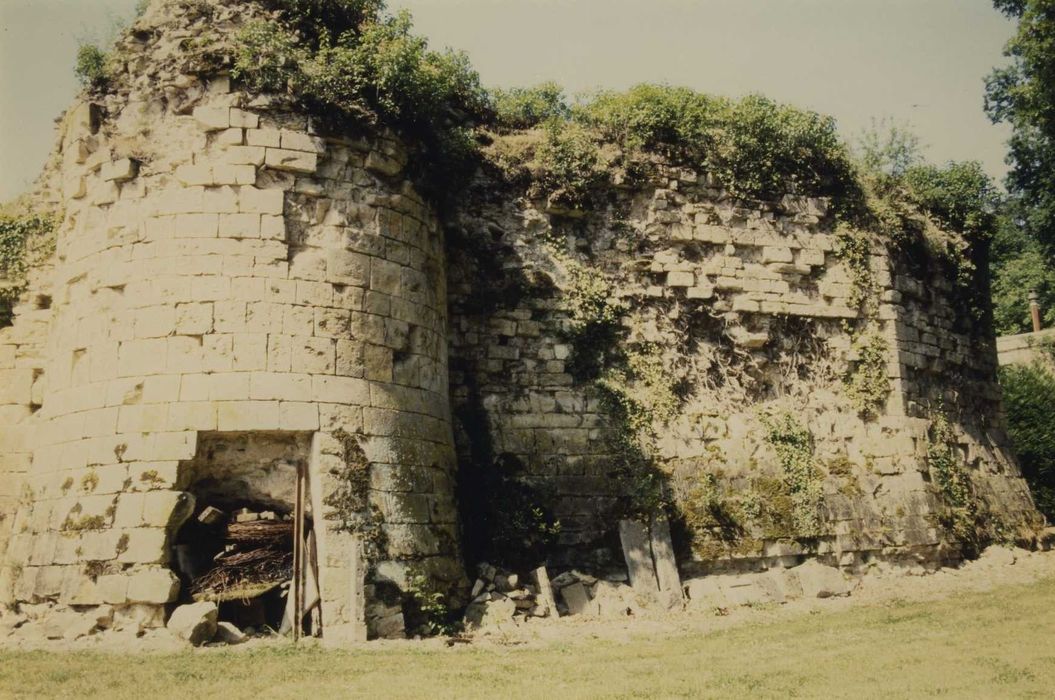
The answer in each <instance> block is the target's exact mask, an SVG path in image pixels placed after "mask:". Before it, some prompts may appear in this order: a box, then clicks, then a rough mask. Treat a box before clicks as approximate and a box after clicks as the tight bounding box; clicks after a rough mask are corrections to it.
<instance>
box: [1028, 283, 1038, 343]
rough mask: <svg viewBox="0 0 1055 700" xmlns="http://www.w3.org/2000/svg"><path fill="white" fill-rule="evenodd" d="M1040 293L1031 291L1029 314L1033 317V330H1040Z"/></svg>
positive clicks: (1035, 331) (1036, 331)
mask: <svg viewBox="0 0 1055 700" xmlns="http://www.w3.org/2000/svg"><path fill="white" fill-rule="evenodd" d="M1039 299H1040V295H1039V294H1037V293H1036V292H1030V293H1029V315H1030V316H1031V317H1032V318H1033V332H1034V333H1039V332H1040V302H1039Z"/></svg>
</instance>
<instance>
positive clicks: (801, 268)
mask: <svg viewBox="0 0 1055 700" xmlns="http://www.w3.org/2000/svg"><path fill="white" fill-rule="evenodd" d="M477 187H478V189H477V191H476V193H475V195H473V196H470V197H468V198H467V200H468V201H469V202H470V204H468V205H467V206H466V207H465V208H464V211H463V212H462V215H461V218H460V220H459V221H458V223H457V224H456V225H455V226H453V227H452V229H451V231H450V232H449V233H448V238H449V239H450V240H454V241H459V242H460V245H459V246H458V248H457V249H455V248H453V247H452V252H451V253H450V258H451V272H450V288H451V294H450V298H451V314H452V324H451V338H450V339H451V367H452V381H451V392H452V393H451V395H452V404H453V412H454V415H455V435H456V443H457V446H458V450H459V455H460V458H461V460H462V461H463V463H468V462H472V461H473V460H476V461H480V460H482V461H484V462H486V461H488V460H495V459H497V458H499V457H502V456H504V460H505V463H508V462H509V461H510V460H509V457H510V456H512V457H514V458H515V459H514V460H513V461H514V462H515V463H518V464H519V465H521V466H520V469H521V471H520V473H519V477H518V478H520V479H522V480H523V481H525V482H528V483H531V484H533V485H534V486H535V487H536V489H537V492H538V493H539V494H542V497H543V498H544V499H546V503H545V505H546V506H548V507H549V508H551V510H552V511H553V513H554V514H555V515H556V516H557V517H558V518H559V519H560V522H561V526H562V531H561V534H560V541H559V546H558V551H557V552H556V554H555V559H556V560H557V561H563V562H565V563H569V564H571V563H574V564H577V565H580V566H581V565H583V564H584V563H587V562H588V563H593V564H594V565H596V566H597V567H598V568H604V567H606V566H618V565H619V563H620V554H619V547H618V540H617V539H615V538H614V535H613V530H614V528H613V522H614V518H615V517H618V516H617V513H618V512H619V508H620V499H621V497H623V496H625V495H626V494H625V489H626V488H627V484H626V482H625V481H622V480H620V478H619V477H618V475H617V473H616V472H617V469H616V464H617V462H618V455H617V454H615V453H614V450H613V445H615V444H617V443H618V433H619V432H620V431H625V427H623V426H621V425H620V424H619V421H618V420H615V419H613V417H612V415H611V411H610V410H609V408H608V406H609V405H608V404H606V403H605V401H604V400H603V396H604V392H601V391H598V388H597V386H596V383H595V382H591V381H583V380H582V379H581V378H579V377H576V376H575V372H574V368H573V366H572V363H573V360H574V353H575V348H574V347H573V342H572V340H571V337H572V335H573V334H571V333H569V324H570V318H571V317H572V316H573V314H574V312H575V302H574V298H575V297H576V294H577V293H578V292H577V291H576V286H577V285H578V284H579V283H578V282H577V281H576V279H577V278H579V279H581V278H582V270H584V269H585V270H591V271H593V272H592V273H591V274H596V275H599V276H600V277H601V278H605V279H607V280H609V283H610V284H611V287H610V289H609V290H608V292H607V293H608V294H610V296H611V297H612V298H613V299H618V300H619V301H621V302H622V303H623V304H624V305H625V307H626V308H628V309H630V311H629V312H628V314H627V316H626V318H625V319H624V320H623V321H622V326H623V332H624V333H625V335H624V337H623V338H622V339H621V340H620V341H618V342H619V343H621V344H622V345H623V347H627V346H635V345H636V346H637V347H639V348H648V347H649V346H651V348H652V349H651V350H650V352H652V353H658V358H659V362H660V363H661V364H660V366H661V367H662V371H663V372H664V373H665V374H666V376H667V377H668V378H669V379H670V381H671V383H672V384H673V385H674V386H675V387H676V388H677V391H678V393H679V394H680V395H681V398H680V401H679V404H678V407H677V410H676V411H674V412H673V414H672V415H670V416H669V417H667V418H665V419H664V420H662V421H660V422H659V423H657V425H655V426H654V427H655V428H656V435H657V437H656V439H655V440H654V441H653V442H652V445H651V446H650V451H651V455H650V456H651V457H652V459H653V461H654V463H655V464H656V465H657V467H658V471H657V472H656V476H658V478H660V479H663V480H664V481H665V482H666V484H665V485H666V488H667V491H668V492H670V493H672V494H673V495H674V500H675V502H676V503H679V504H680V505H681V507H683V508H688V509H690V510H691V502H692V501H693V500H694V499H696V500H697V501H698V500H699V498H700V490H701V488H702V487H701V485H703V486H706V485H708V484H709V485H710V488H711V490H712V491H716V492H717V495H718V496H719V497H721V498H729V497H732V498H736V497H740V498H742V499H743V498H744V497H745V496H746V497H747V500H751V499H753V500H754V501H755V507H756V510H757V506H758V501H760V500H761V501H765V500H766V499H767V498H770V497H771V496H772V494H770V495H768V496H767V492H766V491H765V489H764V488H762V489H761V490H760V487H764V486H765V485H766V484H767V483H768V484H772V483H773V481H774V480H781V479H783V478H784V477H785V476H786V475H784V474H782V472H781V466H780V458H779V455H778V454H777V452H776V451H775V450H774V446H773V445H772V444H767V441H766V440H765V439H764V436H765V433H766V429H765V427H764V424H763V421H762V414H764V413H774V412H776V413H780V412H788V413H790V414H791V415H792V416H794V417H795V419H796V421H797V422H799V423H801V424H802V425H804V426H805V427H806V428H807V429H808V430H809V432H810V434H811V439H812V441H813V451H814V463H815V466H816V468H817V469H818V470H819V472H818V474H819V477H818V478H819V480H820V481H819V483H818V484H817V485H816V487H817V488H819V489H820V490H821V491H822V493H823V496H822V498H821V499H820V514H821V520H822V525H821V528H820V536H818V537H813V538H809V542H807V543H805V544H803V543H801V542H798V541H796V539H795V538H793V537H788V536H787V535H788V534H789V533H787V532H777V533H773V532H769V533H766V532H765V529H766V528H764V527H763V528H759V527H758V526H757V525H754V526H753V525H751V524H750V523H747V522H738V523H734V524H733V525H734V527H736V528H741V527H743V528H744V531H742V532H740V533H738V534H736V535H734V536H726V537H708V536H707V534H706V533H702V535H703V536H702V537H701V533H700V532H692V531H691V528H690V527H688V524H687V523H685V522H683V523H682V525H683V526H684V527H683V528H682V530H683V531H682V537H681V538H680V539H681V541H682V561H681V563H682V565H683V568H685V569H686V570H688V571H690V572H699V571H713V570H721V569H728V568H732V569H735V568H743V567H745V566H756V565H757V564H758V563H759V562H760V561H762V562H765V561H769V562H775V561H779V558H780V557H784V556H798V555H802V554H805V553H813V554H818V555H822V556H825V557H827V558H829V559H835V560H837V561H838V563H840V564H843V565H846V566H848V567H853V568H857V569H859V568H861V567H862V566H863V565H865V564H867V563H868V562H869V561H872V560H874V559H885V560H900V561H904V562H908V563H913V562H923V563H926V564H928V565H933V564H934V563H936V562H939V561H942V560H945V559H948V558H954V557H955V556H957V553H958V551H959V548H958V546H957V544H956V543H955V542H953V541H950V538H949V537H948V536H947V535H946V533H945V532H944V531H943V530H942V528H941V527H939V524H938V522H937V516H938V514H939V512H940V511H941V494H940V492H939V490H938V489H937V487H936V486H935V485H934V483H933V481H934V479H933V475H932V474H931V473H930V471H929V469H928V466H927V460H926V459H925V455H926V452H927V446H928V444H929V443H928V428H929V427H930V426H931V424H932V419H933V418H934V416H935V413H936V412H937V411H939V410H940V411H941V412H942V413H947V414H948V415H949V416H950V420H951V422H952V424H953V426H954V431H955V434H956V442H957V445H956V449H957V450H958V452H959V453H960V454H962V456H963V459H964V461H965V464H966V467H967V469H968V470H969V472H970V474H971V477H972V482H973V483H974V484H975V488H976V491H977V492H978V493H979V494H980V497H981V498H983V499H984V501H985V502H986V503H987V504H988V507H989V508H991V510H992V512H993V513H994V517H998V518H1006V520H1007V522H1008V523H1021V522H1023V521H1027V520H1029V519H1030V518H1032V517H1034V511H1033V506H1032V502H1031V499H1030V496H1029V493H1028V490H1027V488H1026V486H1025V484H1024V482H1023V481H1022V479H1021V478H1020V477H1019V475H1018V472H1017V469H1016V467H1015V466H1014V464H1013V461H1012V460H1011V459H1010V457H1009V454H1008V451H1007V442H1006V438H1005V437H1004V434H1003V431H1002V430H1001V427H1000V422H999V421H1000V412H999V394H998V390H997V387H996V385H995V377H994V368H995V353H994V349H993V345H992V341H991V339H987V338H986V335H985V333H984V332H979V331H978V329H977V328H976V329H975V332H974V333H967V332H963V331H960V330H957V329H956V328H958V326H956V321H957V319H956V313H957V312H956V310H955V309H954V307H953V306H952V305H951V303H950V301H949V299H948V292H949V289H948V288H943V287H942V286H941V284H942V280H941V278H940V275H941V274H945V273H944V272H941V273H940V274H939V273H938V272H936V271H931V272H930V273H929V274H930V276H926V275H924V276H922V277H917V276H914V274H918V272H917V273H910V272H909V271H908V265H907V264H906V261H905V260H901V259H899V258H897V257H896V256H891V255H889V254H887V253H886V252H885V251H884V249H883V248H881V247H875V246H874V245H873V248H872V254H871V256H869V257H870V262H869V267H870V268H871V278H872V284H873V285H874V288H872V289H870V290H868V291H869V293H871V294H873V295H874V297H875V298H877V299H879V300H880V303H879V304H878V306H877V307H876V308H874V309H873V310H872V311H871V312H870V314H869V315H870V316H871V317H872V320H871V321H862V320H860V319H859V318H858V317H859V310H858V308H857V303H858V300H857V299H855V298H854V296H855V294H856V292H855V291H854V287H855V283H854V271H853V270H852V269H851V268H850V266H849V265H848V263H847V262H846V261H845V260H844V259H843V257H841V256H840V255H838V254H837V253H836V247H837V234H836V232H835V231H834V225H833V218H832V217H831V216H830V215H829V214H828V203H827V202H825V201H823V200H807V199H804V198H803V199H799V198H794V197H785V198H784V200H783V201H781V202H771V203H757V202H755V203H745V202H738V201H735V200H733V199H731V198H728V197H727V196H726V195H725V194H724V193H723V192H722V191H721V190H720V189H719V188H717V187H716V186H715V185H714V183H713V182H712V181H710V180H709V179H708V177H707V176H706V175H705V174H700V173H696V172H693V171H691V170H686V169H679V168H672V167H669V166H666V165H663V164H658V165H656V167H655V168H654V176H652V177H651V179H650V180H649V181H647V182H644V183H639V184H636V185H634V186H633V187H623V188H618V187H617V188H615V190H614V193H613V194H611V195H610V196H609V197H608V199H607V200H606V201H604V202H603V203H601V204H599V205H597V204H595V205H594V206H593V208H592V211H591V212H590V213H589V214H587V215H586V216H585V217H581V216H575V217H568V216H567V212H556V214H558V215H557V216H551V215H552V214H554V212H552V211H547V210H546V209H545V205H544V204H540V203H538V202H532V201H530V200H528V199H526V198H523V197H519V196H518V195H517V193H516V192H515V191H514V192H513V193H507V194H506V195H497V196H496V195H495V194H494V193H495V191H496V190H498V191H501V186H500V185H498V184H496V183H495V182H492V181H483V182H480V183H478V184H477ZM474 250H475V251H476V252H475V253H470V252H467V251H474ZM872 335H874V336H878V337H879V338H880V339H881V340H880V341H879V343H880V346H881V347H882V353H883V354H882V357H881V360H880V362H881V364H880V374H881V375H885V376H886V378H887V381H888V382H889V386H890V392H889V394H888V395H887V397H886V401H885V405H883V406H881V407H879V408H878V410H877V411H876V412H875V415H872V416H870V417H862V415H861V414H860V412H859V410H858V406H856V405H854V404H853V403H852V402H851V401H850V399H849V398H848V392H847V390H846V386H845V382H846V380H847V378H848V377H850V376H852V375H853V373H854V372H855V371H856V370H857V368H858V366H859V365H860V364H861V363H862V357H861V350H860V347H859V343H860V339H862V338H866V337H870V336H872ZM609 342H610V341H609ZM656 348H658V351H657V350H656ZM707 475H711V476H707ZM708 480H710V481H708ZM688 519H689V518H686V520H688ZM713 519H714V518H711V520H713ZM1011 527H1014V525H1011ZM770 529H772V528H770ZM686 530H688V532H686ZM726 534H727V535H728V533H726ZM777 535H783V536H777Z"/></svg>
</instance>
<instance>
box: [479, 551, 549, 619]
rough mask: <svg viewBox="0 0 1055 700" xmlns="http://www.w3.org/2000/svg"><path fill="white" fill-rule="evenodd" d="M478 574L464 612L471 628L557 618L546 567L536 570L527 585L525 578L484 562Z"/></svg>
mask: <svg viewBox="0 0 1055 700" xmlns="http://www.w3.org/2000/svg"><path fill="white" fill-rule="evenodd" d="M477 571H478V573H479V577H478V578H477V579H476V582H475V583H474V584H473V589H472V602H471V603H469V607H468V608H466V610H465V623H466V625H467V626H468V627H469V628H470V629H479V628H482V627H493V626H501V625H502V624H503V623H507V624H508V623H514V622H516V621H518V620H520V621H524V620H527V619H529V618H533V617H556V616H557V610H556V605H555V604H554V603H553V594H552V590H551V589H550V585H549V577H548V576H547V575H546V569H545V567H542V568H539V569H536V570H535V572H534V574H533V576H532V578H533V582H532V583H527V582H526V581H525V580H524V579H525V578H526V577H524V576H521V575H519V574H515V573H513V572H510V571H505V570H502V569H499V568H497V567H495V566H492V565H491V564H487V563H483V564H480V565H479V566H478V567H477Z"/></svg>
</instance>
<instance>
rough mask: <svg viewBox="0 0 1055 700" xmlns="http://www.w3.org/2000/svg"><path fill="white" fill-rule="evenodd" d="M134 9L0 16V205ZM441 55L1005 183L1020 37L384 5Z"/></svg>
mask: <svg viewBox="0 0 1055 700" xmlns="http://www.w3.org/2000/svg"><path fill="white" fill-rule="evenodd" d="M135 2H136V0H0V200H7V199H9V198H11V197H13V196H15V195H17V194H18V193H19V192H21V191H22V190H23V189H24V188H25V187H26V186H27V185H28V184H29V183H30V182H31V181H32V180H33V178H34V177H35V176H36V174H37V171H38V169H39V168H40V166H41V164H42V163H43V161H44V158H45V157H46V155H47V152H48V150H49V149H50V148H51V145H52V139H53V134H52V131H53V123H52V119H53V118H54V117H56V116H57V115H58V114H59V113H60V112H61V111H62V110H63V109H64V108H65V107H66V106H67V104H68V103H69V101H70V99H71V98H72V97H73V95H74V94H75V92H76V90H77V84H76V81H75V79H74V77H73V61H74V54H75V53H76V48H77V44H78V42H79V40H81V39H82V38H85V37H93V36H94V37H98V36H104V35H106V34H107V31H108V28H109V27H110V26H111V25H112V24H113V22H114V20H115V18H119V17H122V16H124V17H128V16H131V13H132V7H133V6H134V5H135ZM389 5H390V7H393V8H402V7H406V8H408V9H410V10H411V11H412V12H413V14H414V17H415V20H416V21H415V25H416V28H417V30H418V31H419V32H420V33H422V34H424V35H426V36H428V37H429V38H430V40H431V42H432V44H433V46H437V47H438V46H444V45H447V46H452V47H454V48H459V49H464V50H465V51H467V52H468V53H469V55H470V57H471V58H472V61H473V64H474V65H475V66H476V68H477V70H479V72H480V75H481V77H482V78H483V80H484V83H485V84H487V85H500V86H510V85H525V84H532V83H536V82H540V81H542V80H556V81H558V82H560V83H562V84H563V85H564V86H565V87H566V88H567V89H568V90H569V92H571V93H576V92H578V91H583V90H592V89H595V88H599V87H613V88H622V87H627V86H630V85H633V84H634V83H638V82H643V81H654V82H667V83H671V84H677V85H686V86H689V87H692V88H695V89H697V90H703V91H706V92H713V93H717V94H724V95H742V94H745V93H750V92H761V93H763V94H766V95H768V96H770V97H773V98H775V99H778V100H782V101H786V102H792V103H794V104H797V105H799V106H803V107H809V108H812V109H815V110H817V111H820V112H824V113H827V114H831V115H833V116H835V117H836V119H837V120H838V122H839V125H840V128H841V130H842V132H843V133H844V135H846V136H847V137H853V136H855V135H856V134H857V133H859V132H860V130H861V129H863V128H866V127H867V126H868V125H869V123H870V121H871V119H872V118H873V117H877V118H883V117H886V118H889V119H892V120H894V121H897V122H909V123H910V124H911V125H912V126H913V128H914V130H915V131H916V133H918V134H919V136H920V137H921V139H922V141H923V143H924V144H925V145H926V146H927V150H926V155H927V157H928V158H929V159H931V160H933V161H936V162H943V161H946V160H950V159H957V160H967V159H976V160H980V161H982V163H983V164H984V165H985V167H986V169H987V170H988V171H989V172H990V173H991V174H992V175H993V176H994V177H998V178H999V177H1002V176H1003V174H1004V172H1005V166H1004V164H1003V158H1004V141H1005V140H1006V138H1007V135H1008V132H1007V130H1006V129H1005V128H1003V127H995V126H993V125H991V124H990V123H989V121H988V119H986V117H985V115H984V114H983V112H982V90H983V82H982V81H983V78H984V77H985V75H986V74H987V73H988V72H989V70H990V69H991V68H992V67H993V66H994V65H998V64H1000V63H1002V62H1003V61H1004V59H1003V57H1002V56H1001V53H1000V50H1001V48H1002V47H1003V44H1004V42H1006V41H1007V39H1008V38H1009V37H1010V36H1011V34H1012V32H1013V30H1014V25H1013V24H1012V23H1011V22H1009V21H1007V20H1006V19H1004V18H1003V16H1002V15H1000V14H999V13H998V12H996V10H994V9H993V7H992V3H991V2H990V0H389Z"/></svg>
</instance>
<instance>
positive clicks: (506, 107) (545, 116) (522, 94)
mask: <svg viewBox="0 0 1055 700" xmlns="http://www.w3.org/2000/svg"><path fill="white" fill-rule="evenodd" d="M491 102H492V105H493V107H494V112H495V116H494V123H495V125H496V126H498V127H499V128H501V129H509V130H518V129H531V128H533V127H536V126H540V125H541V124H544V123H545V122H548V121H550V120H553V119H557V120H560V119H567V118H568V117H569V116H571V110H570V108H569V107H568V102H567V100H566V99H565V97H564V89H563V88H562V87H561V86H560V85H558V84H557V83H552V82H547V83H541V84H539V85H536V86H534V87H530V88H510V89H508V90H503V89H501V88H495V89H493V90H491Z"/></svg>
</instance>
